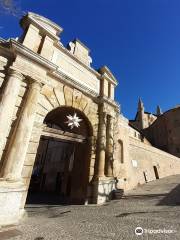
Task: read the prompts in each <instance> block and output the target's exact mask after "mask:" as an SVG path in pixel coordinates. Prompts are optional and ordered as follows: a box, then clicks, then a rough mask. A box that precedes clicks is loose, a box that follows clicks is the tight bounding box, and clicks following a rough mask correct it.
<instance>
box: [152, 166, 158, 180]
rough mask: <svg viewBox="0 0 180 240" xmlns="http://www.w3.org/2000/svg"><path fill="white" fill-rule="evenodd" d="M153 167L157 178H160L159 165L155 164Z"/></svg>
mask: <svg viewBox="0 0 180 240" xmlns="http://www.w3.org/2000/svg"><path fill="white" fill-rule="evenodd" d="M153 169H154V174H155V177H156V179H159V173H158V170H157V167H156V166H153Z"/></svg>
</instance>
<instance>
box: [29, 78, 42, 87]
mask: <svg viewBox="0 0 180 240" xmlns="http://www.w3.org/2000/svg"><path fill="white" fill-rule="evenodd" d="M42 86H43V84H42V83H40V82H38V81H36V80H34V79H31V80H30V83H29V87H30V88H33V89H37V90H41V88H42Z"/></svg>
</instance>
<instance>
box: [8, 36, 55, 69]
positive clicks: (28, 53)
mask: <svg viewBox="0 0 180 240" xmlns="http://www.w3.org/2000/svg"><path fill="white" fill-rule="evenodd" d="M10 44H11V48H12V50H13V51H16V52H18V53H21V54H22V55H24V56H27V57H28V58H30V59H31V60H33V61H34V62H36V63H38V64H40V65H42V66H43V67H45V68H47V69H48V70H51V71H53V70H55V69H56V68H57V66H56V65H55V64H54V63H52V62H50V61H48V60H47V59H46V58H44V57H42V56H41V55H39V54H37V53H35V52H33V51H32V50H31V49H29V48H27V47H25V46H24V45H22V44H21V43H19V42H17V41H15V40H14V39H10Z"/></svg>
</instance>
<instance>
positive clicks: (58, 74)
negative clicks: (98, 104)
mask: <svg viewBox="0 0 180 240" xmlns="http://www.w3.org/2000/svg"><path fill="white" fill-rule="evenodd" d="M48 75H49V76H53V77H55V78H57V79H61V80H63V81H64V82H65V83H67V84H68V85H70V86H71V87H74V88H76V89H78V90H80V91H82V92H83V94H85V95H88V96H90V97H93V98H97V97H98V96H99V95H98V94H97V93H96V92H95V91H93V90H91V89H90V88H88V87H86V86H85V85H83V84H81V83H79V82H77V81H75V80H74V79H73V78H71V77H69V76H67V75H65V74H64V73H62V72H61V71H60V70H56V71H54V72H50V73H49V74H48Z"/></svg>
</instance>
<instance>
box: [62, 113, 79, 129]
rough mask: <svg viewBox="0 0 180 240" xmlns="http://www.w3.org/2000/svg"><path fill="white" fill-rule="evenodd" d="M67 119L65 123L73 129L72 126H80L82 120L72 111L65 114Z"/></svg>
mask: <svg viewBox="0 0 180 240" xmlns="http://www.w3.org/2000/svg"><path fill="white" fill-rule="evenodd" d="M67 119H68V120H67V121H66V122H65V123H67V124H68V126H69V127H70V128H71V129H73V128H74V127H77V128H78V127H79V126H80V124H79V123H80V122H81V121H82V119H80V118H79V117H78V116H77V114H76V113H74V115H73V116H72V115H68V116H67Z"/></svg>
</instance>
